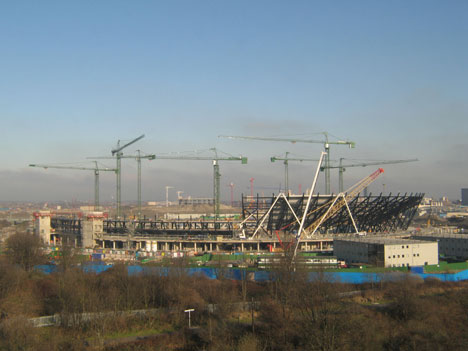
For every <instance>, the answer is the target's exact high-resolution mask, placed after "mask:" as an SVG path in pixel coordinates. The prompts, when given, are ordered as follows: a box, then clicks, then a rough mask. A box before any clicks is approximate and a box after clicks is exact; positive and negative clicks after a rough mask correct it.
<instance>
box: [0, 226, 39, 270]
mask: <svg viewBox="0 0 468 351" xmlns="http://www.w3.org/2000/svg"><path fill="white" fill-rule="evenodd" d="M6 254H7V256H8V258H9V260H10V262H11V263H13V264H17V265H19V266H21V267H22V268H23V269H24V270H25V271H27V272H30V271H31V270H32V268H33V267H34V266H35V265H37V264H40V263H43V262H44V260H45V256H44V251H43V244H42V242H41V239H40V238H39V237H38V236H36V235H33V234H29V233H26V232H17V233H16V234H13V235H11V236H10V237H9V238H8V239H7V240H6Z"/></svg>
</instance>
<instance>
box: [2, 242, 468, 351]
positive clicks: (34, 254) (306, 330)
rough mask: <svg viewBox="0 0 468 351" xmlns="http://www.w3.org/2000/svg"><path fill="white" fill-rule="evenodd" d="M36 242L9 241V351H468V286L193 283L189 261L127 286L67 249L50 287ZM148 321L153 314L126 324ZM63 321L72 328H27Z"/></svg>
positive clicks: (293, 274)
mask: <svg viewBox="0 0 468 351" xmlns="http://www.w3.org/2000/svg"><path fill="white" fill-rule="evenodd" d="M25 235H27V234H17V235H15V236H12V237H10V239H9V240H8V241H7V242H6V245H5V247H4V254H3V255H2V257H1V260H0V316H1V317H0V318H1V319H0V349H1V350H39V351H41V350H213V351H214V350H233V351H234V350H247V351H249V350H252V351H253V350H271V351H273V350H466V349H468V335H467V333H466V332H465V331H466V328H467V327H466V325H468V295H467V293H468V285H467V284H466V283H441V282H438V281H436V280H430V281H426V282H423V281H420V280H414V279H410V278H409V277H408V278H407V279H403V280H401V281H399V282H379V283H377V282H376V283H373V284H365V285H359V286H352V285H349V284H340V283H339V282H332V281H329V280H328V279H327V278H326V276H325V275H324V274H323V273H321V272H317V273H316V274H315V276H314V277H315V278H314V279H313V280H312V281H309V279H308V274H307V272H305V271H303V270H301V269H300V267H292V266H291V265H290V264H289V259H288V258H285V260H284V262H283V263H282V264H281V265H279V266H278V267H277V268H276V270H275V278H276V279H274V280H273V281H272V282H268V283H261V284H260V283H255V282H251V281H248V280H247V279H244V280H240V281H232V280H229V279H224V278H223V276H224V275H223V272H224V271H223V268H221V267H220V268H219V277H220V278H219V279H217V280H209V279H207V278H204V277H203V276H187V274H186V271H185V270H184V269H183V267H184V264H185V263H184V262H183V260H182V261H181V260H178V261H177V260H176V261H174V263H173V265H174V266H173V267H172V269H171V270H170V274H169V275H167V276H164V275H157V274H140V275H128V274H127V269H126V268H127V267H126V266H124V265H120V264H117V265H115V266H114V267H113V268H111V269H109V270H108V271H106V272H104V273H101V274H93V273H84V272H83V271H82V270H81V269H78V268H75V267H74V264H73V251H72V250H71V249H67V248H65V249H64V250H63V254H62V255H61V259H60V260H59V265H60V269H59V271H58V272H56V273H53V274H50V275H44V274H42V273H40V272H37V271H35V270H34V269H33V266H34V264H37V263H40V262H41V261H43V259H44V258H43V257H42V254H41V251H40V250H36V248H37V247H40V243H39V242H37V241H35V239H34V238H33V237H30V236H25ZM17 241H19V242H23V243H24V245H17ZM24 246H30V247H29V248H28V249H26V248H25V247H24ZM247 277H248V275H246V278H247ZM350 292H351V293H350ZM242 306H245V308H244V309H242V308H239V307H242ZM140 309H145V310H151V313H147V314H140V315H130V314H123V313H122V311H131V310H140ZM187 309H194V310H195V311H194V312H193V313H192V314H191V324H192V328H191V329H189V328H188V315H187V313H184V310H187ZM99 312H107V313H105V314H101V315H99ZM87 313H88V314H87ZM89 313H91V314H89ZM53 314H59V315H60V316H61V317H62V318H61V320H62V325H60V326H56V327H47V328H34V327H32V325H31V324H30V323H29V322H28V319H29V318H32V317H36V316H44V315H53ZM86 316H88V317H89V316H94V317H93V318H85V317H86Z"/></svg>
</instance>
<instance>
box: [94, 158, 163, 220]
mask: <svg viewBox="0 0 468 351" xmlns="http://www.w3.org/2000/svg"><path fill="white" fill-rule="evenodd" d="M155 157H156V156H155V155H152V154H150V155H142V154H141V151H140V150H137V154H136V155H123V154H120V156H118V165H119V167H121V164H120V162H121V161H120V160H121V159H122V158H132V159H135V160H136V161H137V164H138V167H137V169H138V177H137V178H138V181H137V205H138V218H140V217H141V160H142V159H147V160H150V161H151V160H154V159H155ZM90 158H92V159H113V158H114V157H108V156H101V157H90ZM119 174H120V169H119ZM119 178H120V177H119ZM117 182H118V183H119V184H120V179H118V180H117ZM120 192H121V187H120V185H119V187H118V195H119V198H118V202H117V207H118V211H117V212H118V213H120ZM117 217H120V215H117Z"/></svg>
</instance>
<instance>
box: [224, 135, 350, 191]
mask: <svg viewBox="0 0 468 351" xmlns="http://www.w3.org/2000/svg"><path fill="white" fill-rule="evenodd" d="M321 134H323V136H324V140H313V139H290V138H273V137H257V136H237V135H219V136H218V137H219V138H228V139H244V140H261V141H282V142H290V143H293V144H295V143H312V144H322V145H323V146H324V149H325V152H326V156H325V167H324V169H325V193H326V194H330V145H347V146H349V147H350V148H354V147H356V143H355V142H354V141H349V140H336V141H330V140H328V135H329V134H328V132H322V133H321Z"/></svg>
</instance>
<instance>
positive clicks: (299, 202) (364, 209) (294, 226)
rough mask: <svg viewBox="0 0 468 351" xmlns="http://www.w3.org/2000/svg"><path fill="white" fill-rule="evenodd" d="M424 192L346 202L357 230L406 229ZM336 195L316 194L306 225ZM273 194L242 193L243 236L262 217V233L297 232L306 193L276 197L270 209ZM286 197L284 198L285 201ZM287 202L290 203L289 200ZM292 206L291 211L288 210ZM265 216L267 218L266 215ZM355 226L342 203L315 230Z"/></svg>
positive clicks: (345, 230)
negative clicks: (252, 194) (250, 194)
mask: <svg viewBox="0 0 468 351" xmlns="http://www.w3.org/2000/svg"><path fill="white" fill-rule="evenodd" d="M423 197H424V194H421V193H417V194H410V195H408V194H404V195H400V194H397V195H392V194H390V195H382V194H380V195H377V196H373V195H372V194H371V195H369V196H356V197H355V198H353V199H352V200H351V201H349V202H348V206H349V208H350V211H351V213H352V215H353V217H354V220H355V221H356V223H357V226H358V228H359V231H365V232H381V233H382V232H383V233H384V232H393V231H398V230H406V229H407V228H408V226H409V224H410V223H411V220H412V219H413V217H414V215H415V213H416V210H417V207H418V205H419V203H420V202H421V200H422V198H423ZM335 198H336V195H315V196H312V198H311V204H310V208H309V211H308V215H307V217H306V221H305V224H304V226H305V227H308V226H310V225H312V224H313V223H314V222H316V221H317V220H319V219H320V218H321V217H323V216H324V215H325V213H326V211H327V210H328V208H329V207H330V205H331V204H332V203H333V201H334V200H335ZM275 199H276V198H275V197H274V196H272V197H259V196H257V197H256V198H251V197H248V196H243V198H242V215H243V218H244V221H245V222H244V223H245V224H244V230H245V234H246V236H251V235H252V234H253V233H254V231H255V230H256V229H257V228H258V226H259V225H260V224H261V222H262V220H264V226H263V227H264V230H263V231H262V233H263V234H264V235H267V236H270V237H273V236H274V235H275V234H274V232H275V231H277V230H281V231H285V232H289V233H291V234H294V235H295V234H297V231H298V229H299V223H298V222H297V220H296V218H295V215H294V213H295V214H296V216H297V217H299V218H302V216H303V214H304V210H305V206H306V202H307V196H306V195H290V196H286V197H285V198H278V199H277V201H276V203H275V205H274V206H273V208H271V210H270V211H269V212H268V210H269V209H270V207H271V205H272V204H273V202H274V201H275ZM286 200H287V201H286ZM288 203H289V204H288ZM291 208H292V209H293V211H294V213H293V211H291ZM266 216H267V218H265V217H266ZM353 232H355V228H354V226H353V223H352V219H351V218H350V216H349V213H348V210H347V208H346V207H342V208H341V209H340V210H339V211H337V212H336V213H335V214H334V215H333V216H332V217H330V218H327V219H326V220H325V221H324V222H323V223H322V224H321V226H320V228H319V229H318V230H317V233H320V234H325V233H333V234H337V233H353Z"/></svg>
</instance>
